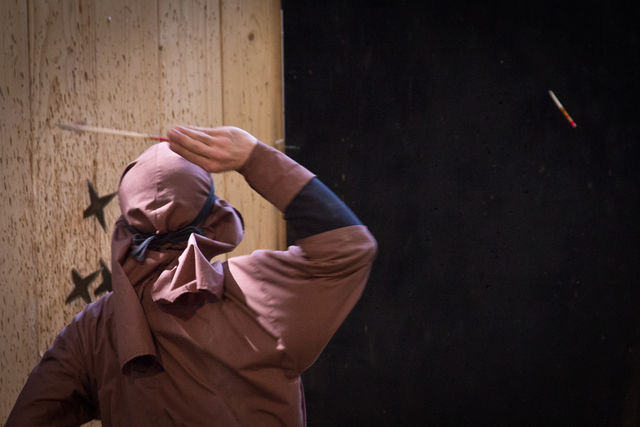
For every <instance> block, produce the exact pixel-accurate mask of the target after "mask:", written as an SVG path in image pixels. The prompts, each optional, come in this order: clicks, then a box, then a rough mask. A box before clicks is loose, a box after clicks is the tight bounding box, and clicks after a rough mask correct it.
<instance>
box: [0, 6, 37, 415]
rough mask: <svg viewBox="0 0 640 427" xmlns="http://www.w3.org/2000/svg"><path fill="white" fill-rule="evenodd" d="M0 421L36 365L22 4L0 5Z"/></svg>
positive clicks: (26, 37)
mask: <svg viewBox="0 0 640 427" xmlns="http://www.w3.org/2000/svg"><path fill="white" fill-rule="evenodd" d="M0 28H2V31H1V32H0V48H1V49H2V52H3V60H2V61H0V135H2V139H1V140H0V141H1V143H0V182H2V185H1V187H0V191H1V192H2V193H1V194H2V202H1V203H0V295H2V297H1V300H0V301H1V304H2V309H1V310H2V316H0V372H2V375H0V422H2V421H4V419H5V418H6V415H7V414H8V412H9V410H10V409H11V407H12V405H13V402H14V401H15V399H16V397H17V395H18V393H19V392H20V389H21V388H22V386H23V384H24V381H25V379H26V377H27V375H28V374H29V372H30V371H31V369H32V368H33V366H34V364H35V363H36V361H37V360H38V359H37V354H36V349H37V341H38V335H37V334H36V333H34V331H35V330H36V324H37V310H36V292H35V290H36V286H37V283H36V282H35V280H34V278H33V273H34V268H35V266H34V264H35V256H34V240H33V239H31V238H29V236H30V234H31V227H32V222H33V215H32V207H33V198H32V197H31V194H32V191H33V180H32V177H31V153H32V149H33V146H32V139H31V131H30V123H29V108H30V105H29V61H28V59H29V56H28V55H26V54H25V53H26V52H27V51H28V44H29V43H28V42H29V34H28V31H27V8H26V2H23V1H17V0H16V1H3V2H0Z"/></svg>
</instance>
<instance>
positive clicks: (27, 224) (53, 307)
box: [0, 0, 284, 422]
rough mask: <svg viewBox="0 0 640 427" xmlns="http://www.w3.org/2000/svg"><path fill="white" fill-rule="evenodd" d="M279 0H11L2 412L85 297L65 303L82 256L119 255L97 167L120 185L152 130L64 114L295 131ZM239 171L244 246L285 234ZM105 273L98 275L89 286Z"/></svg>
mask: <svg viewBox="0 0 640 427" xmlns="http://www.w3.org/2000/svg"><path fill="white" fill-rule="evenodd" d="M280 19H281V15H280V2H279V1H277V0H185V1H178V0H157V1H151V0H137V1H136V0H110V1H108V2H107V1H101V0H49V1H48V0H38V1H27V0H2V1H0V37H1V39H0V40H1V47H2V52H3V53H2V54H3V59H2V61H1V62H0V112H1V114H2V116H1V119H0V165H1V170H0V174H1V178H2V185H1V187H0V203H1V204H0V244H1V245H2V246H1V247H0V250H1V253H0V297H1V298H2V299H1V302H2V306H1V307H0V311H1V313H0V370H1V372H2V375H0V422H3V421H4V420H5V419H6V417H7V415H8V412H9V411H10V409H11V407H12V405H13V402H14V401H15V398H16V396H17V394H18V392H19V390H20V389H21V387H22V385H23V384H24V381H25V379H26V377H27V375H28V373H29V372H30V370H31V369H32V368H33V366H34V364H35V363H37V360H38V359H39V357H40V354H41V353H42V352H43V351H44V350H45V349H46V348H47V347H48V346H49V345H50V344H51V343H52V341H53V339H54V338H55V336H56V334H57V333H58V332H59V331H60V329H61V328H62V327H63V326H64V325H65V324H66V323H68V322H69V321H70V320H71V318H72V317H73V315H74V314H75V313H77V312H78V311H80V310H81V309H82V308H83V307H84V305H85V303H84V302H83V301H81V300H79V299H77V300H75V301H73V302H72V303H70V304H65V299H66V297H67V295H68V294H69V293H70V292H71V290H72V289H73V283H72V281H71V269H72V268H76V269H77V270H78V271H79V272H80V273H81V274H82V275H87V274H89V273H91V272H93V271H95V270H97V269H98V268H99V267H100V260H101V259H103V260H104V261H105V262H106V263H107V264H108V263H109V262H110V259H109V243H110V233H111V231H112V229H113V227H112V224H113V223H114V221H115V219H116V218H117V216H118V214H119V210H118V206H117V202H116V201H115V199H114V201H113V202H111V203H110V204H109V205H108V206H107V209H106V224H107V230H106V232H105V231H104V230H103V229H102V227H101V226H100V225H99V224H98V222H97V221H96V220H95V218H89V219H83V217H82V213H83V210H84V209H85V208H86V207H87V206H88V205H89V193H88V190H87V180H90V181H91V182H92V183H93V184H94V186H95V188H96V190H97V191H98V193H99V195H100V196H102V195H106V194H108V193H111V192H114V191H115V190H116V188H117V183H118V179H119V176H120V173H121V171H122V169H123V167H124V166H125V165H126V164H127V163H128V162H129V161H131V160H132V159H134V158H135V157H136V156H137V155H139V154H140V153H141V152H142V151H143V150H144V149H145V148H146V147H148V146H149V143H146V142H141V141H136V140H122V139H118V138H114V137H111V136H104V135H94V134H84V135H76V134H73V133H70V132H65V131H62V130H60V129H58V128H57V127H56V124H57V123H58V122H70V121H86V122H87V123H89V124H93V125H98V126H106V127H117V128H123V129H131V130H136V131H143V132H149V133H160V134H164V133H165V132H166V131H167V129H168V128H170V127H171V126H172V125H173V124H197V125H204V126H216V125H221V124H228V125H235V126H239V127H242V128H244V129H246V130H248V131H249V132H251V133H252V134H254V135H255V136H257V137H258V138H260V139H261V140H262V141H264V142H266V143H270V144H275V143H276V141H279V140H282V138H283V132H284V129H283V114H282V110H283V101H282V69H281V68H282V67H281V64H282V57H281V54H282V51H281V22H280ZM234 175H237V174H234V173H227V174H222V175H219V176H215V178H214V180H215V183H216V187H217V193H218V195H219V196H221V197H223V198H225V199H227V200H229V201H230V202H231V203H233V204H234V205H235V206H236V207H237V208H238V209H239V210H240V211H241V212H242V213H243V215H244V218H245V222H246V226H247V238H246V239H245V241H244V242H243V243H242V244H241V246H240V247H239V248H238V250H237V251H236V252H234V254H232V255H235V254H240V253H248V252H250V251H252V250H254V249H256V248H278V247H282V245H283V244H284V227H283V223H282V220H281V215H280V214H279V213H278V212H277V211H276V210H275V209H274V208H272V207H271V206H270V205H269V204H268V203H266V202H264V201H263V200H262V199H261V198H260V197H259V196H257V195H256V194H255V193H253V192H252V190H251V189H249V187H248V186H247V185H246V184H245V183H244V180H243V179H242V178H241V177H239V176H234ZM97 285H98V282H96V283H95V284H94V285H93V286H92V288H91V296H92V298H93V299H95V296H94V295H93V291H94V290H95V287H97Z"/></svg>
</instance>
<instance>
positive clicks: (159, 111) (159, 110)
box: [155, 0, 166, 134]
mask: <svg viewBox="0 0 640 427" xmlns="http://www.w3.org/2000/svg"><path fill="white" fill-rule="evenodd" d="M161 28H162V26H161V25H160V0H156V47H155V51H156V52H157V54H156V63H157V64H156V71H157V73H156V76H157V79H158V96H157V98H156V103H157V110H156V114H157V116H156V117H157V123H158V127H159V128H160V129H159V134H161V132H162V130H161V129H163V128H164V126H166V124H163V123H162V121H163V120H164V117H162V116H163V114H162V104H163V102H162V69H161V68H160V57H161V56H162V51H161V50H160V46H161V45H160V43H161V40H160V31H161Z"/></svg>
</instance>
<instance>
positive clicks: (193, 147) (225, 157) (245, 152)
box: [167, 126, 257, 172]
mask: <svg viewBox="0 0 640 427" xmlns="http://www.w3.org/2000/svg"><path fill="white" fill-rule="evenodd" d="M167 136H168V137H169V147H171V149H172V150H173V151H175V152H176V153H178V154H179V155H181V156H182V157H184V158H185V159H187V160H189V161H191V162H193V163H195V164H197V165H198V166H200V167H202V168H204V169H205V170H207V171H209V172H224V171H228V170H237V169H238V168H239V167H241V166H242V165H243V164H244V162H246V160H247V158H248V157H249V155H250V154H251V151H252V150H253V148H254V147H255V144H256V143H257V139H256V138H255V137H254V136H252V135H251V134H249V133H248V132H246V131H244V130H242V129H239V128H235V127H233V126H223V127H218V128H203V127H196V126H188V127H187V126H175V127H174V128H173V129H171V130H170V131H169V132H168V133H167Z"/></svg>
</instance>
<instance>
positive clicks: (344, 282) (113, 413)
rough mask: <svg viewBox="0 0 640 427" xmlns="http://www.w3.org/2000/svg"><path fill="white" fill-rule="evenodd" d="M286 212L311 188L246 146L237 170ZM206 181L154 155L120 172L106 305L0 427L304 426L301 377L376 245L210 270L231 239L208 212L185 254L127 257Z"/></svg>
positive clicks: (60, 345)
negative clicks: (135, 238)
mask: <svg viewBox="0 0 640 427" xmlns="http://www.w3.org/2000/svg"><path fill="white" fill-rule="evenodd" d="M239 172H240V173H242V174H243V176H244V177H245V179H246V180H247V182H248V183H249V185H251V186H252V187H253V188H254V189H255V190H256V191H257V192H258V193H260V194H261V195H262V196H263V197H265V198H266V199H267V200H268V201H270V202H271V203H273V204H274V205H275V206H276V207H277V208H278V209H280V210H281V211H283V212H284V211H285V210H286V208H287V206H288V205H289V204H290V203H291V201H292V200H293V199H294V197H295V196H296V195H297V194H298V193H299V192H300V190H301V189H302V188H303V187H304V186H305V185H306V184H307V183H308V182H309V181H310V180H311V179H312V178H313V175H312V174H311V173H310V172H309V171H308V170H306V169H305V168H303V167H302V166H300V165H299V164H297V163H295V162H294V161H293V160H291V159H290V158H288V157H286V156H285V155H283V154H282V153H280V152H279V151H277V150H274V149H273V148H270V147H268V146H266V145H264V144H262V143H258V144H257V145H256V147H255V149H254V150H253V152H252V153H251V156H250V158H249V159H248V160H247V162H246V164H245V165H244V166H243V167H242V169H241V170H240V171H239ZM211 185H212V182H211V178H210V176H209V174H208V173H207V172H206V171H204V170H203V169H201V168H200V167H198V166H196V165H194V164H192V163H190V162H188V161H186V160H184V159H183V158H182V157H180V156H178V155H177V154H175V153H173V152H172V151H171V150H170V149H169V148H168V146H167V144H164V143H163V144H156V145H154V146H152V147H150V148H149V149H148V150H147V151H145V152H144V153H143V154H142V155H141V156H140V157H139V158H138V159H137V160H136V161H134V162H133V163H131V164H130V165H129V166H128V167H127V168H126V169H125V172H124V173H123V176H122V179H121V183H120V187H119V190H118V199H119V202H120V207H121V210H122V217H121V218H120V219H119V220H118V221H117V222H116V228H115V231H114V233H113V239H112V277H113V292H112V293H109V294H107V295H105V296H104V297H102V298H100V299H99V300H98V301H96V302H94V303H92V304H89V305H88V306H87V307H86V308H85V309H84V310H83V311H82V312H81V313H79V314H78V315H76V316H75V318H74V319H73V321H72V322H71V323H70V324H69V325H68V326H67V327H65V328H64V329H63V330H62V332H61V333H60V334H59V335H58V337H57V338H56V340H55V342H54V344H53V345H52V347H51V348H49V350H47V352H46V353H45V355H44V357H43V359H42V360H41V362H40V363H39V364H38V365H37V366H36V367H35V368H34V370H33V372H32V373H31V375H30V376H29V379H28V381H27V384H26V385H25V387H24V389H23V391H22V393H21V394H20V396H19V397H18V400H17V402H16V405H15V407H14V409H13V411H12V413H11V414H10V416H9V419H8V420H7V424H6V425H7V426H27V425H29V426H35V425H79V424H82V423H84V422H86V421H88V420H90V419H93V418H99V419H101V420H102V423H103V425H105V426H111V425H114V426H129V425H130V426H178V425H180V426H182V425H184V426H303V425H305V405H304V394H303V391H302V383H301V379H300V375H301V373H302V372H303V371H304V370H305V369H307V368H308V367H309V366H310V365H311V364H312V363H313V362H314V361H315V360H316V358H317V357H318V355H319V354H320V352H321V351H322V349H323V348H324V346H325V345H326V344H327V342H328V341H329V339H330V338H331V336H332V335H333V334H334V332H335V331H336V329H337V328H338V327H339V325H340V324H341V323H342V321H343V320H344V319H345V317H346V316H347V314H348V313H349V311H350V310H351V309H352V308H353V306H354V305H355V303H356V302H357V300H358V298H359V297H360V295H361V293H362V290H363V288H364V285H365V283H366V280H367V278H368V275H369V271H370V267H371V263H372V262H373V259H374V256H375V252H376V243H375V240H374V239H373V237H372V236H371V234H370V233H369V232H368V231H367V229H366V227H365V226H363V225H352V226H346V227H340V228H336V229H332V230H329V231H326V232H322V233H318V234H314V235H311V236H308V237H305V238H302V239H300V240H299V241H297V242H296V245H295V246H291V247H289V248H288V250H287V251H270V250H259V251H256V252H254V253H253V254H251V255H247V256H240V257H236V258H232V259H230V260H229V261H228V262H224V263H223V262H214V263H213V264H212V263H210V261H209V260H210V259H211V258H213V257H214V256H216V255H219V254H222V253H226V252H229V251H231V250H233V248H234V247H235V246H236V245H237V244H238V243H239V242H240V240H241V239H242V235H243V224H242V219H241V217H240V216H239V214H238V213H237V212H236V210H235V209H234V208H233V207H232V206H231V205H229V204H228V203H227V202H225V201H223V200H221V199H216V201H215V204H214V207H213V209H212V210H211V213H210V214H209V215H208V216H207V217H206V219H205V221H204V223H203V224H201V226H200V227H199V228H200V230H201V231H202V234H191V236H190V237H189V240H188V242H186V243H167V244H165V245H164V246H163V247H162V248H161V249H159V250H153V249H151V250H149V251H148V252H147V254H146V257H145V258H144V260H143V262H139V261H137V260H135V259H133V258H131V257H129V253H130V251H131V249H132V242H131V233H130V231H129V229H128V228H127V223H128V224H129V225H130V226H132V227H135V228H136V229H138V230H139V231H141V232H145V233H154V232H156V233H159V234H162V233H165V232H167V231H170V230H177V229H180V228H182V227H184V226H186V225H187V224H189V223H190V222H191V221H192V220H193V219H194V218H195V217H196V215H197V213H198V211H199V210H200V209H201V207H202V205H203V204H204V203H205V200H206V199H207V195H208V194H209V191H210V188H211Z"/></svg>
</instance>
